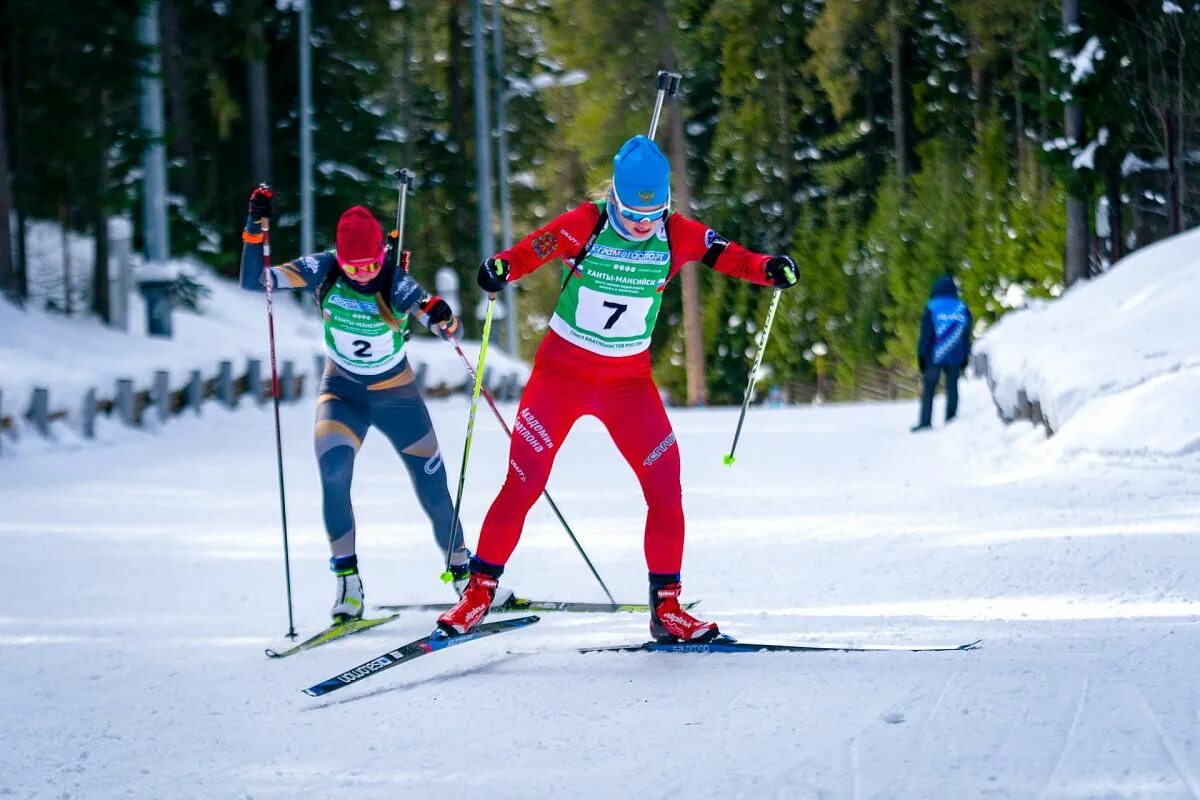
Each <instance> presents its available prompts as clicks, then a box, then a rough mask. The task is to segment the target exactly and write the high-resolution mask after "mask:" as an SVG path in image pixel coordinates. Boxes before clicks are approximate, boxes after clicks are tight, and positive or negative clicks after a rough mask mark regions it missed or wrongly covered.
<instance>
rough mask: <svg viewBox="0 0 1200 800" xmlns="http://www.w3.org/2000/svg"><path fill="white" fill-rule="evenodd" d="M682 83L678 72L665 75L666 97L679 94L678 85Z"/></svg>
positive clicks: (681, 77)
mask: <svg viewBox="0 0 1200 800" xmlns="http://www.w3.org/2000/svg"><path fill="white" fill-rule="evenodd" d="M682 81H683V76H682V75H680V74H679V73H678V72H668V73H667V87H666V88H667V97H674V96H675V95H676V94H677V93H678V92H679V84H680V83H681V82H682Z"/></svg>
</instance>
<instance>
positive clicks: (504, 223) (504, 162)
mask: <svg viewBox="0 0 1200 800" xmlns="http://www.w3.org/2000/svg"><path fill="white" fill-rule="evenodd" d="M500 4H501V3H500V0H492V67H493V69H494V70H495V73H496V149H497V154H496V182H497V183H498V184H499V190H500V191H499V194H500V247H501V248H502V249H504V250H507V249H508V248H510V247H512V204H511V199H510V197H509V190H508V113H507V112H508V101H507V100H506V99H505V97H504V92H505V89H506V88H507V87H506V86H505V80H504V23H503V20H502V19H501V17H500ZM504 301H505V303H504V305H505V308H504V313H505V315H506V317H507V319H506V320H505V321H506V322H507V323H508V324H507V325H506V326H505V329H504V334H505V344H506V346H505V350H507V351H508V354H509V355H510V356H513V357H514V358H515V357H516V356H517V287H516V286H510V287H509V289H508V291H507V292H505V293H504Z"/></svg>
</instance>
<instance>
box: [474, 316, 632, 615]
mask: <svg viewBox="0 0 1200 800" xmlns="http://www.w3.org/2000/svg"><path fill="white" fill-rule="evenodd" d="M450 344H452V345H454V349H455V351H457V352H458V357H459V358H461V359H462V362H463V364H464V365H466V368H467V374H468V375H470V376H471V379H472V380H475V379H476V373H475V369H474V368H473V367H472V366H471V361H470V359H468V358H467V354H466V353H464V352H463V351H462V348H461V347H459V345H458V339H456V338H454V335H453V334H451V335H450ZM480 393H481V394H482V395H483V398H484V399H485V400H487V403H488V405H489V406H490V407H491V409H492V413H493V414H495V416H496V421H497V422H499V423H500V427H501V428H503V429H504V433H505V434H506V435H507V436H508V438H510V439H511V438H512V435H513V434H512V429H511V428H509V427H508V423H507V422H505V421H504V415H503V414H501V413H500V409H498V408H496V401H495V400H493V399H492V394H491V392H489V391H488V390H487V389H486V388H484V389H481V391H480ZM542 496H543V497H545V498H546V502H547V503H549V504H550V510H551V511H553V512H554V516H556V517H558V521H559V522H561V523H562V526H563V530H565V531H566V532H567V536H570V537H571V541H572V542H573V543H574V545H575V549H576V550H578V551H579V555H581V556H583V561H584V563H585V564H587V566H588V569H590V570H591V571H592V577H594V578H595V579H596V582H597V583H599V584H600V588H601V589H603V590H604V594H606V595H608V601H609V602H610V603H612V604H613V605H614V606H615V605H617V601H616V600H614V599H613V596H612V592H610V591H609V590H608V586H606V585H605V583H604V579H603V578H601V577H600V573H599V572H597V571H596V567H595V566H594V565H593V564H592V560H591V559H590V558H588V554H587V553H586V552H584V549H583V545H581V544H580V543H579V539H577V538H575V532H574V531H572V530H571V526H570V525H568V524H567V520H566V518H565V517H563V515H562V512H561V511H559V510H558V505H557V504H556V503H555V502H554V498H552V497H551V496H550V491H549V490H548V489H542Z"/></svg>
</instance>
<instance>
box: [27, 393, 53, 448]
mask: <svg viewBox="0 0 1200 800" xmlns="http://www.w3.org/2000/svg"><path fill="white" fill-rule="evenodd" d="M28 416H29V421H30V422H32V423H33V429H34V430H35V431H37V432H38V433H40V434H41V435H42V436H43V437H49V436H50V390H49V389H43V388H42V387H40V386H39V387H36V388H34V390H33V396H32V397H30V398H29V414H28Z"/></svg>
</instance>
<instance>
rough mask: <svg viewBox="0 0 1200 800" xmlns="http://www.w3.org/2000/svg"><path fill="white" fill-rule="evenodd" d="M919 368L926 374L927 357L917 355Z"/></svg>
mask: <svg viewBox="0 0 1200 800" xmlns="http://www.w3.org/2000/svg"><path fill="white" fill-rule="evenodd" d="M917 368H918V369H920V370H921V374H922V375H924V374H925V359H923V358H921V357H920V356H917Z"/></svg>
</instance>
